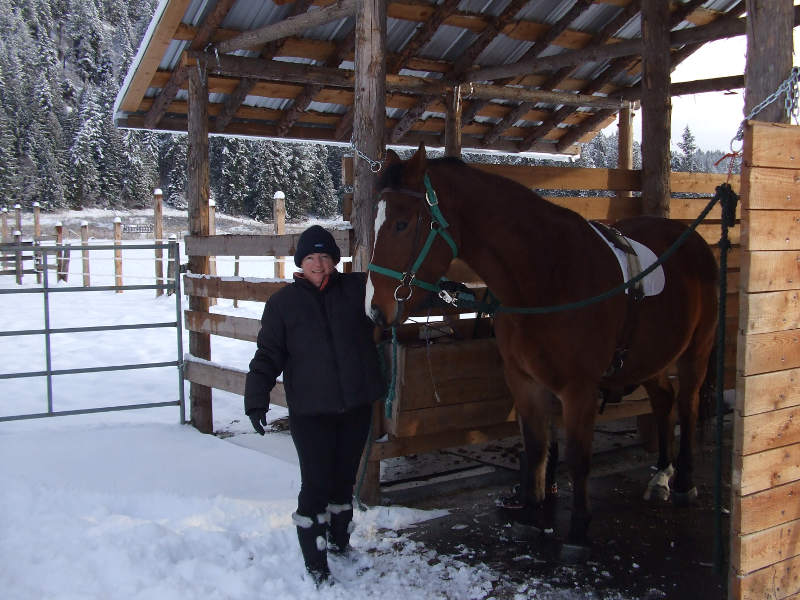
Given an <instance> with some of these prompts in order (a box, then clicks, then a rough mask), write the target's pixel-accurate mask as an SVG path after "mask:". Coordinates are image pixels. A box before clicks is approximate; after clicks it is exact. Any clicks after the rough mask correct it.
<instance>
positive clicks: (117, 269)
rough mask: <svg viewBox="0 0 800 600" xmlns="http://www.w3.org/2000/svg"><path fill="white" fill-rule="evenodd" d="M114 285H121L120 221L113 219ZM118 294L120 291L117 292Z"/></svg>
mask: <svg viewBox="0 0 800 600" xmlns="http://www.w3.org/2000/svg"><path fill="white" fill-rule="evenodd" d="M114 245H115V246H117V247H116V248H114V285H116V286H121V285H122V219H120V218H119V217H114ZM117 293H118V294H121V293H122V290H117Z"/></svg>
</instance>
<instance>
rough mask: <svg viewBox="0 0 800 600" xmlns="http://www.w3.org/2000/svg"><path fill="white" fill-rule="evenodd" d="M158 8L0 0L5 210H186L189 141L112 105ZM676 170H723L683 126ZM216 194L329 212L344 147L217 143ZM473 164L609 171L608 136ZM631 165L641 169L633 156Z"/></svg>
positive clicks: (149, 1)
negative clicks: (573, 156)
mask: <svg viewBox="0 0 800 600" xmlns="http://www.w3.org/2000/svg"><path fill="white" fill-rule="evenodd" d="M156 4H157V0H134V1H133V2H125V1H123V0H0V206H9V207H10V206H11V205H13V204H17V203H19V204H21V205H22V206H23V207H24V208H30V206H31V205H32V204H33V203H34V202H39V204H40V206H41V207H42V209H43V210H55V209H74V210H79V209H81V208H83V207H108V208H140V207H144V206H147V205H149V203H150V202H151V199H152V190H153V188H155V187H160V188H161V189H162V190H163V192H164V198H165V201H166V202H167V203H168V204H170V205H172V206H175V207H178V208H182V207H185V205H186V200H185V186H186V136H183V135H173V134H165V133H151V132H142V131H127V130H120V129H118V128H117V127H115V126H114V124H113V122H112V108H113V104H114V100H115V97H116V95H117V92H118V91H119V89H120V87H121V84H122V81H123V79H124V77H125V74H126V73H127V70H128V67H129V65H130V63H131V61H132V60H133V58H134V55H135V54H136V51H137V48H138V46H139V42H140V40H141V39H142V37H143V35H144V32H145V30H146V28H147V25H148V23H149V21H150V18H151V16H152V14H153V12H154V10H155V7H156ZM679 149H680V151H679V152H676V153H675V154H674V155H673V168H674V169H678V170H685V171H719V170H722V169H724V168H726V165H725V164H724V163H722V166H720V167H716V166H714V164H713V163H714V162H715V161H716V160H717V159H718V158H719V157H721V156H722V153H721V152H703V151H700V150H699V149H698V148H697V147H696V144H695V142H694V137H693V136H692V134H691V131H689V129H688V127H687V128H686V129H685V131H684V134H683V141H682V143H681V144H680V145H679ZM210 153H211V172H210V181H211V197H212V198H213V199H214V200H215V201H216V203H217V208H218V210H220V211H222V212H225V213H227V214H231V215H241V216H248V217H251V218H255V219H258V220H261V221H267V220H270V219H271V218H272V196H273V194H274V192H275V191H277V190H282V191H284V192H285V193H286V203H287V216H288V217H289V218H290V219H298V218H301V217H304V216H309V215H314V216H320V217H327V216H332V215H334V214H336V213H337V212H338V211H339V210H340V206H341V195H342V189H341V158H342V156H343V155H345V154H349V153H350V148H348V147H347V146H337V145H322V144H308V143H306V144H303V143H284V142H276V141H268V140H263V141H255V140H246V139H240V138H221V137H212V138H211V141H210ZM464 158H465V160H467V161H470V162H495V163H498V162H499V163H507V164H566V165H572V166H587V167H615V166H616V165H617V142H616V137H615V136H606V135H603V134H600V135H598V136H597V137H596V138H595V139H594V140H593V141H592V142H591V143H589V144H587V145H586V146H585V147H584V150H583V153H582V155H581V157H580V159H577V160H575V161H572V162H567V163H564V162H555V161H549V160H539V159H533V158H530V157H525V156H517V155H498V154H492V155H487V154H465V156H464ZM634 161H635V166H636V167H637V168H638V167H639V165H640V164H641V162H640V157H639V148H638V145H636V147H635V149H634Z"/></svg>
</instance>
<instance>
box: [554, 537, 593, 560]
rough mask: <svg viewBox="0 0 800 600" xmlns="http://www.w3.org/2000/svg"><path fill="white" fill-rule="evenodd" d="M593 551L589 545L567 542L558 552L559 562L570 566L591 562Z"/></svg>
mask: <svg viewBox="0 0 800 600" xmlns="http://www.w3.org/2000/svg"><path fill="white" fill-rule="evenodd" d="M590 555H591V549H590V547H589V545H588V544H573V543H569V542H565V543H563V544H561V550H559V552H558V560H559V561H560V562H562V563H565V564H568V565H577V564H581V563H585V562H586V561H587V560H589V556H590Z"/></svg>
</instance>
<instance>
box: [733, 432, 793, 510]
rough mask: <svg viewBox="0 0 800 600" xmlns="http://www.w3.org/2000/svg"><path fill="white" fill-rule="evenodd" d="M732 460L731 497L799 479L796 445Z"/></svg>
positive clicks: (739, 456)
mask: <svg viewBox="0 0 800 600" xmlns="http://www.w3.org/2000/svg"><path fill="white" fill-rule="evenodd" d="M738 424H739V423H738V422H737V425H738ZM734 460H735V465H734V469H733V477H732V480H731V485H732V487H733V491H734V492H735V493H737V494H740V495H743V496H744V495H747V494H753V493H755V492H760V491H762V490H766V489H769V488H770V487H774V486H778V485H783V484H785V483H790V482H792V481H796V480H799V479H800V445H798V444H794V445H791V446H785V447H783V448H772V449H771V450H765V451H764V452H759V453H757V454H749V455H747V456H742V455H740V454H736V455H735V456H734Z"/></svg>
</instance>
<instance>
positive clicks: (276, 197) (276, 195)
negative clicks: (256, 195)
mask: <svg viewBox="0 0 800 600" xmlns="http://www.w3.org/2000/svg"><path fill="white" fill-rule="evenodd" d="M284 198H286V194H284V193H283V192H281V191H280V190H278V191H277V192H275V193H274V194H273V196H272V199H273V200H283V199H284Z"/></svg>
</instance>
